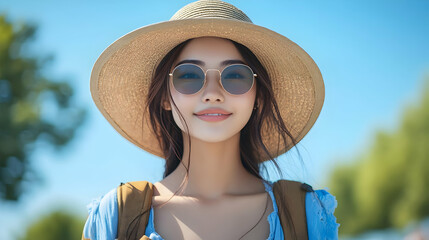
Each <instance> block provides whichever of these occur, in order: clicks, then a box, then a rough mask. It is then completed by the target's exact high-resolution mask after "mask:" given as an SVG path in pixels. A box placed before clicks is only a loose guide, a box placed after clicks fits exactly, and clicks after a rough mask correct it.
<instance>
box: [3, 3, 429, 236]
mask: <svg viewBox="0 0 429 240" xmlns="http://www.w3.org/2000/svg"><path fill="white" fill-rule="evenodd" d="M190 2H192V1H188V0H186V1H144V0H140V1H135V0H129V1H128V0H127V1H99V0H97V1H95V0H94V1H89V2H88V1H67V2H65V1H64V2H58V1H53V0H40V1H24V0H14V1H1V2H0V226H2V227H1V228H0V239H3V240H12V239H80V236H81V232H82V228H83V224H84V221H85V219H86V216H87V209H86V205H87V204H89V203H90V202H91V201H92V200H93V199H95V198H97V197H100V196H102V195H104V194H106V193H107V192H108V191H109V190H111V189H113V188H115V187H117V186H118V185H119V184H120V182H127V181H137V180H147V181H151V182H157V181H160V180H161V179H162V175H163V171H164V161H163V160H162V159H161V158H158V157H155V156H153V155H150V154H149V153H146V152H144V151H143V150H140V149H139V148H137V147H136V146H134V145H132V144H131V143H130V142H128V141H127V140H125V139H124V138H123V137H121V136H120V135H119V134H118V133H117V132H116V131H115V130H114V129H113V128H112V127H111V126H110V125H109V124H108V122H107V121H106V120H105V119H104V118H103V116H102V115H101V113H100V112H99V111H98V109H97V108H96V107H95V105H94V103H93V102H92V98H91V94H90V91H89V78H90V74H91V69H92V66H93V64H94V62H95V61H96V59H97V58H98V56H99V55H100V54H101V53H102V52H103V50H104V49H105V48H106V47H107V46H109V45H110V44H111V43H112V42H114V41H115V40H116V39H118V38H119V37H121V36H123V35H125V34H126V33H128V32H130V31H132V30H134V29H137V28H139V27H142V26H145V25H148V24H152V23H157V22H161V21H166V20H168V19H169V18H170V17H171V16H172V15H173V14H174V13H175V12H176V11H177V10H179V9H180V8H181V7H183V6H184V5H186V4H188V3H190ZM227 2H229V3H232V4H234V5H235V6H237V7H238V8H240V9H241V10H243V11H244V12H245V13H246V14H247V15H248V16H249V17H250V18H251V19H252V21H253V22H254V23H255V24H257V25H261V26H264V27H267V28H269V29H272V30H274V31H276V32H278V33H280V34H282V35H284V36H286V37H288V38H289V39H291V40H292V41H294V42H296V43H297V44H298V45H300V46H301V47H302V48H303V49H304V50H306V51H307V52H308V53H309V54H310V56H312V58H313V59H314V60H315V62H316V63H317V64H318V66H319V68H320V70H321V72H322V75H323V77H324V80H325V88H326V96H325V103H324V107H323V109H322V112H321V114H320V116H319V118H318V120H317V122H316V123H315V125H314V127H313V128H312V129H311V130H310V132H309V133H308V134H307V136H306V137H305V138H304V139H303V140H302V141H301V142H300V143H299V144H298V146H297V147H298V149H299V153H300V154H301V156H302V160H303V162H304V165H303V166H302V165H301V164H299V161H300V160H299V157H298V155H297V153H298V152H297V151H296V150H295V149H293V150H291V151H289V152H288V153H286V154H284V155H283V156H281V157H279V159H278V160H279V162H280V166H281V167H282V169H284V170H285V172H286V173H287V178H288V179H292V180H299V181H304V182H307V183H309V184H311V185H313V187H314V188H315V189H322V188H323V189H326V190H328V191H329V192H330V193H332V194H333V195H335V196H336V198H337V201H338V207H337V209H336V211H335V215H336V217H337V222H338V223H340V224H341V226H340V228H339V230H340V238H341V239H408V240H410V239H419V240H420V239H429V194H428V191H427V190H428V187H427V186H428V185H429V44H428V42H429V14H428V12H429V1H425V0H421V1H399V0H395V1H370V0H364V1H316V0H314V1H305V2H304V1H283V0H282V1H280V0H279V1H264V2H262V1H257V0H246V1H244V0H241V1H239V0H230V1H227ZM295 160H296V161H295ZM267 167H268V169H269V171H268V174H266V175H265V177H266V178H267V179H269V180H271V181H276V180H278V178H279V176H278V175H277V174H276V172H275V171H273V169H274V168H270V166H267Z"/></svg>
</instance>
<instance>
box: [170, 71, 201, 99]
mask: <svg viewBox="0 0 429 240" xmlns="http://www.w3.org/2000/svg"><path fill="white" fill-rule="evenodd" d="M173 85H174V88H176V90H177V91H179V92H180V93H182V94H194V93H196V92H198V91H199V90H200V89H201V88H202V87H203V85H204V72H203V71H202V69H201V68H199V67H198V66H195V65H192V64H182V65H179V66H178V67H176V68H175V69H174V71H173Z"/></svg>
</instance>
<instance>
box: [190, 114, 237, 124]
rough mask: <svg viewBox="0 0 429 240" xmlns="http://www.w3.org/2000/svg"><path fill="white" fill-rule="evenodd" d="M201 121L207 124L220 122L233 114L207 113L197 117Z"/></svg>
mask: <svg viewBox="0 0 429 240" xmlns="http://www.w3.org/2000/svg"><path fill="white" fill-rule="evenodd" d="M195 116H197V117H198V118H199V119H201V120H203V121H207V122H218V121H222V120H225V119H227V118H228V117H229V116H231V114H220V113H206V114H201V115H195Z"/></svg>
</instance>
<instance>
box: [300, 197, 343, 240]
mask: <svg viewBox="0 0 429 240" xmlns="http://www.w3.org/2000/svg"><path fill="white" fill-rule="evenodd" d="M336 207H337V200H336V199H335V197H334V196H333V195H331V194H330V193H329V192H327V191H326V190H315V191H312V192H307V193H306V197H305V209H306V210H305V211H306V215H307V230H308V238H309V240H325V239H326V240H328V239H329V240H331V239H338V227H339V226H340V224H338V223H337V222H336V220H337V219H336V217H335V216H334V210H335V208H336Z"/></svg>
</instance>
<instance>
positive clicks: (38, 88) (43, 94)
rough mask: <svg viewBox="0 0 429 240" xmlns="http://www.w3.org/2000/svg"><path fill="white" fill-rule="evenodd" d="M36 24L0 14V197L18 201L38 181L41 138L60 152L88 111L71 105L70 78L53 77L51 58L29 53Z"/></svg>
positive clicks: (71, 90)
mask: <svg viewBox="0 0 429 240" xmlns="http://www.w3.org/2000/svg"><path fill="white" fill-rule="evenodd" d="M35 33H36V27H35V26H33V25H30V24H26V23H23V24H13V23H12V22H10V21H8V19H7V18H6V16H5V15H0V199H4V200H12V201H16V200H18V199H19V197H20V196H21V194H22V193H23V192H24V191H25V189H24V188H23V183H25V182H34V181H35V180H39V179H40V178H39V177H38V175H37V173H36V172H35V171H34V170H32V168H31V167H30V166H31V165H30V162H31V155H32V152H34V145H35V142H36V141H44V142H45V143H47V144H49V145H51V146H53V147H55V149H57V150H59V149H61V148H63V147H64V146H66V144H67V143H68V142H69V141H70V140H71V139H72V138H73V137H74V134H75V131H76V130H77V128H78V127H79V126H80V125H81V124H82V123H83V121H84V119H85V116H86V111H85V109H82V108H79V107H77V106H75V104H73V103H72V101H71V99H72V96H73V89H72V87H71V86H70V85H69V83H68V82H67V81H64V80H63V81H58V80H52V79H48V78H47V77H46V76H44V74H43V72H42V70H43V68H44V67H46V64H47V63H48V62H49V61H51V60H52V57H51V56H48V57H34V56H28V55H29V54H28V44H29V43H30V41H31V40H32V39H33V38H34V35H35Z"/></svg>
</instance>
